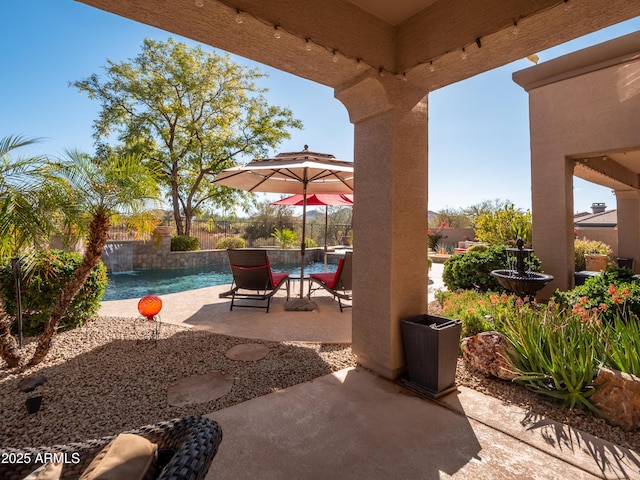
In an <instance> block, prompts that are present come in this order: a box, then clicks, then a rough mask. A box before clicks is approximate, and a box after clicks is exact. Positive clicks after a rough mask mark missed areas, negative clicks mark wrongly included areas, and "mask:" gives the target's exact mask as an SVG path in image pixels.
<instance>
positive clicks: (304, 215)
mask: <svg viewBox="0 0 640 480" xmlns="http://www.w3.org/2000/svg"><path fill="white" fill-rule="evenodd" d="M305 177H306V174H305ZM306 228H307V182H306V178H305V182H304V184H303V187H302V242H301V244H300V257H301V262H300V298H303V297H304V288H303V287H304V249H305V242H304V237H305V235H306Z"/></svg>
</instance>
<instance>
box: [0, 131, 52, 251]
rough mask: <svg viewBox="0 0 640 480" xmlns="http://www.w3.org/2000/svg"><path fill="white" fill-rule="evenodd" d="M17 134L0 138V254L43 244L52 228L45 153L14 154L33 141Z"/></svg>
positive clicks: (35, 140)
mask: <svg viewBox="0 0 640 480" xmlns="http://www.w3.org/2000/svg"><path fill="white" fill-rule="evenodd" d="M37 141H38V140H37V139H28V138H25V137H23V136H20V135H16V136H9V137H6V138H3V139H0V256H1V257H2V258H7V257H9V256H15V255H18V254H19V253H20V252H22V251H24V249H25V248H27V247H29V246H32V245H43V244H44V243H45V242H46V241H47V233H48V232H50V231H51V229H52V223H51V215H43V212H44V211H45V210H47V196H46V195H44V193H45V191H48V189H46V186H47V185H46V182H45V181H44V180H45V178H44V177H43V175H41V173H42V172H43V165H44V162H45V161H46V159H45V158H44V157H40V156H36V157H21V156H20V157H13V156H12V153H13V152H14V151H15V150H17V149H19V148H23V147H26V146H28V145H32V144H34V143H36V142H37Z"/></svg>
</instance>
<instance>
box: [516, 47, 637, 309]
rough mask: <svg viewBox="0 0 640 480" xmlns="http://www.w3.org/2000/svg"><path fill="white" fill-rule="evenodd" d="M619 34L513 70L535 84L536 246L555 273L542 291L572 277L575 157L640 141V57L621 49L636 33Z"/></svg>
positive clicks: (532, 124)
mask: <svg viewBox="0 0 640 480" xmlns="http://www.w3.org/2000/svg"><path fill="white" fill-rule="evenodd" d="M634 35H635V34H634ZM617 40H618V42H616V41H612V42H607V44H603V45H604V47H603V46H596V47H592V49H587V50H585V51H581V52H576V53H574V54H570V55H567V56H565V57H560V58H558V59H556V60H553V61H551V62H547V64H541V65H539V66H537V67H532V68H531V69H527V70H525V71H522V72H518V74H514V79H515V80H516V81H517V82H518V83H519V84H520V85H522V86H523V87H524V88H525V89H527V90H528V92H529V107H530V114H529V115H530V129H531V181H532V186H531V192H532V213H533V244H534V245H533V248H534V249H535V250H536V254H537V255H538V256H539V257H540V259H541V260H542V264H543V266H544V269H545V272H547V273H551V274H552V275H554V277H555V281H554V282H552V283H551V284H549V285H548V286H547V287H546V288H545V289H544V290H543V291H542V292H541V296H542V297H545V296H548V295H549V294H550V293H551V292H553V290H554V289H556V288H561V289H567V288H570V287H571V286H572V285H573V236H574V235H573V213H574V206H573V173H574V159H580V158H585V157H589V156H594V155H599V154H600V155H602V154H605V153H607V152H620V151H623V150H625V149H629V150H637V148H638V147H639V146H640V82H639V81H638V79H640V60H638V57H637V56H635V57H630V56H629V55H628V54H626V53H625V55H624V56H623V57H620V56H619V55H620V54H619V52H618V50H619V49H620V48H622V47H624V48H627V50H628V48H629V45H630V44H631V45H632V47H633V45H634V43H633V42H635V48H637V40H636V37H635V36H633V37H632V36H628V38H624V37H623V38H622V39H617ZM590 52H592V54H591V55H590ZM589 62H591V63H589ZM618 210H619V211H620V206H619V205H618ZM637 234H638V233H637V232H636V233H635V235H636V236H637ZM625 256H628V253H627V254H626V255H625Z"/></svg>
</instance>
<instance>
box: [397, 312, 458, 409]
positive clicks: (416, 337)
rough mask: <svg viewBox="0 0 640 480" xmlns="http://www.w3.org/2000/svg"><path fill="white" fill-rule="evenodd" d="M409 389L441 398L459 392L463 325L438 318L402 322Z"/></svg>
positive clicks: (419, 316)
mask: <svg viewBox="0 0 640 480" xmlns="http://www.w3.org/2000/svg"><path fill="white" fill-rule="evenodd" d="M400 324H401V328H402V341H403V343H404V355H405V360H406V365H407V370H408V374H409V378H408V380H406V381H405V383H408V386H410V387H413V388H414V389H416V390H418V391H419V392H421V393H424V394H426V395H428V396H430V397H433V398H437V397H440V396H442V395H445V394H447V393H449V392H450V391H452V390H455V388H456V385H455V381H456V366H457V361H458V352H459V346H460V333H461V332H462V322H461V321H460V320H452V319H450V318H445V317H439V316H436V315H428V314H424V315H418V316H416V317H410V318H406V319H403V320H401V321H400Z"/></svg>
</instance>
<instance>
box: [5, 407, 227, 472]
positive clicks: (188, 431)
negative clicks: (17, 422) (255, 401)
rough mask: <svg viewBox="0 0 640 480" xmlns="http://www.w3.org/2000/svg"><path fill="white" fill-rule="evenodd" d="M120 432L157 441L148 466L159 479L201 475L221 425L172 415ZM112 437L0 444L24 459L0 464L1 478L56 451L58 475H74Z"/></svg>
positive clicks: (210, 458) (219, 437)
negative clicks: (13, 445) (17, 445)
mask: <svg viewBox="0 0 640 480" xmlns="http://www.w3.org/2000/svg"><path fill="white" fill-rule="evenodd" d="M123 433H130V434H134V435H139V436H141V437H144V438H146V439H147V440H149V441H150V442H152V443H154V444H156V445H157V447H158V449H157V455H158V458H157V463H156V464H155V465H154V466H153V468H151V469H150V474H151V478H153V479H161V480H202V479H204V478H205V477H206V475H207V472H208V471H209V467H210V466H211V462H212V461H213V457H215V455H216V453H217V452H218V446H219V445H220V442H221V441H222V429H221V428H220V425H219V424H218V423H217V422H215V421H213V420H210V419H208V418H205V417H185V418H175V419H173V420H168V421H165V422H160V423H156V424H154V425H146V426H143V427H139V428H137V429H135V430H129V431H127V432H123ZM115 438H116V435H113V436H109V437H102V438H99V439H95V440H87V441H84V442H81V443H69V444H67V445H54V446H52V447H33V448H32V447H27V448H23V449H17V448H0V455H2V458H21V459H23V460H24V461H23V462H13V463H10V464H7V463H3V464H0V478H2V479H3V480H14V479H15V480H21V479H23V478H25V477H26V476H27V475H29V474H30V473H31V472H33V471H34V470H35V469H36V468H37V467H38V466H40V465H42V464H43V463H45V462H46V461H45V462H43V461H42V459H47V458H48V459H50V458H51V457H53V456H54V455H55V456H57V457H58V458H60V459H61V461H62V462H63V467H62V476H61V478H62V479H77V478H79V477H80V476H81V475H82V473H83V472H84V471H85V470H86V468H87V467H88V466H89V464H91V463H92V462H93V460H94V458H95V457H96V456H97V455H98V454H99V453H100V452H101V451H103V449H104V448H105V447H106V446H107V445H109V444H111V442H112V441H113V440H114V439H115ZM112 445H113V444H112ZM112 459H113V457H112V458H111V459H109V460H106V458H102V460H100V461H106V462H109V465H111V466H112V465H113V463H111V462H112V461H113V460H112ZM48 461H51V460H48ZM94 465H95V464H94ZM154 472H155V473H154ZM111 473H113V472H111ZM145 478H148V475H147V476H145Z"/></svg>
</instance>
